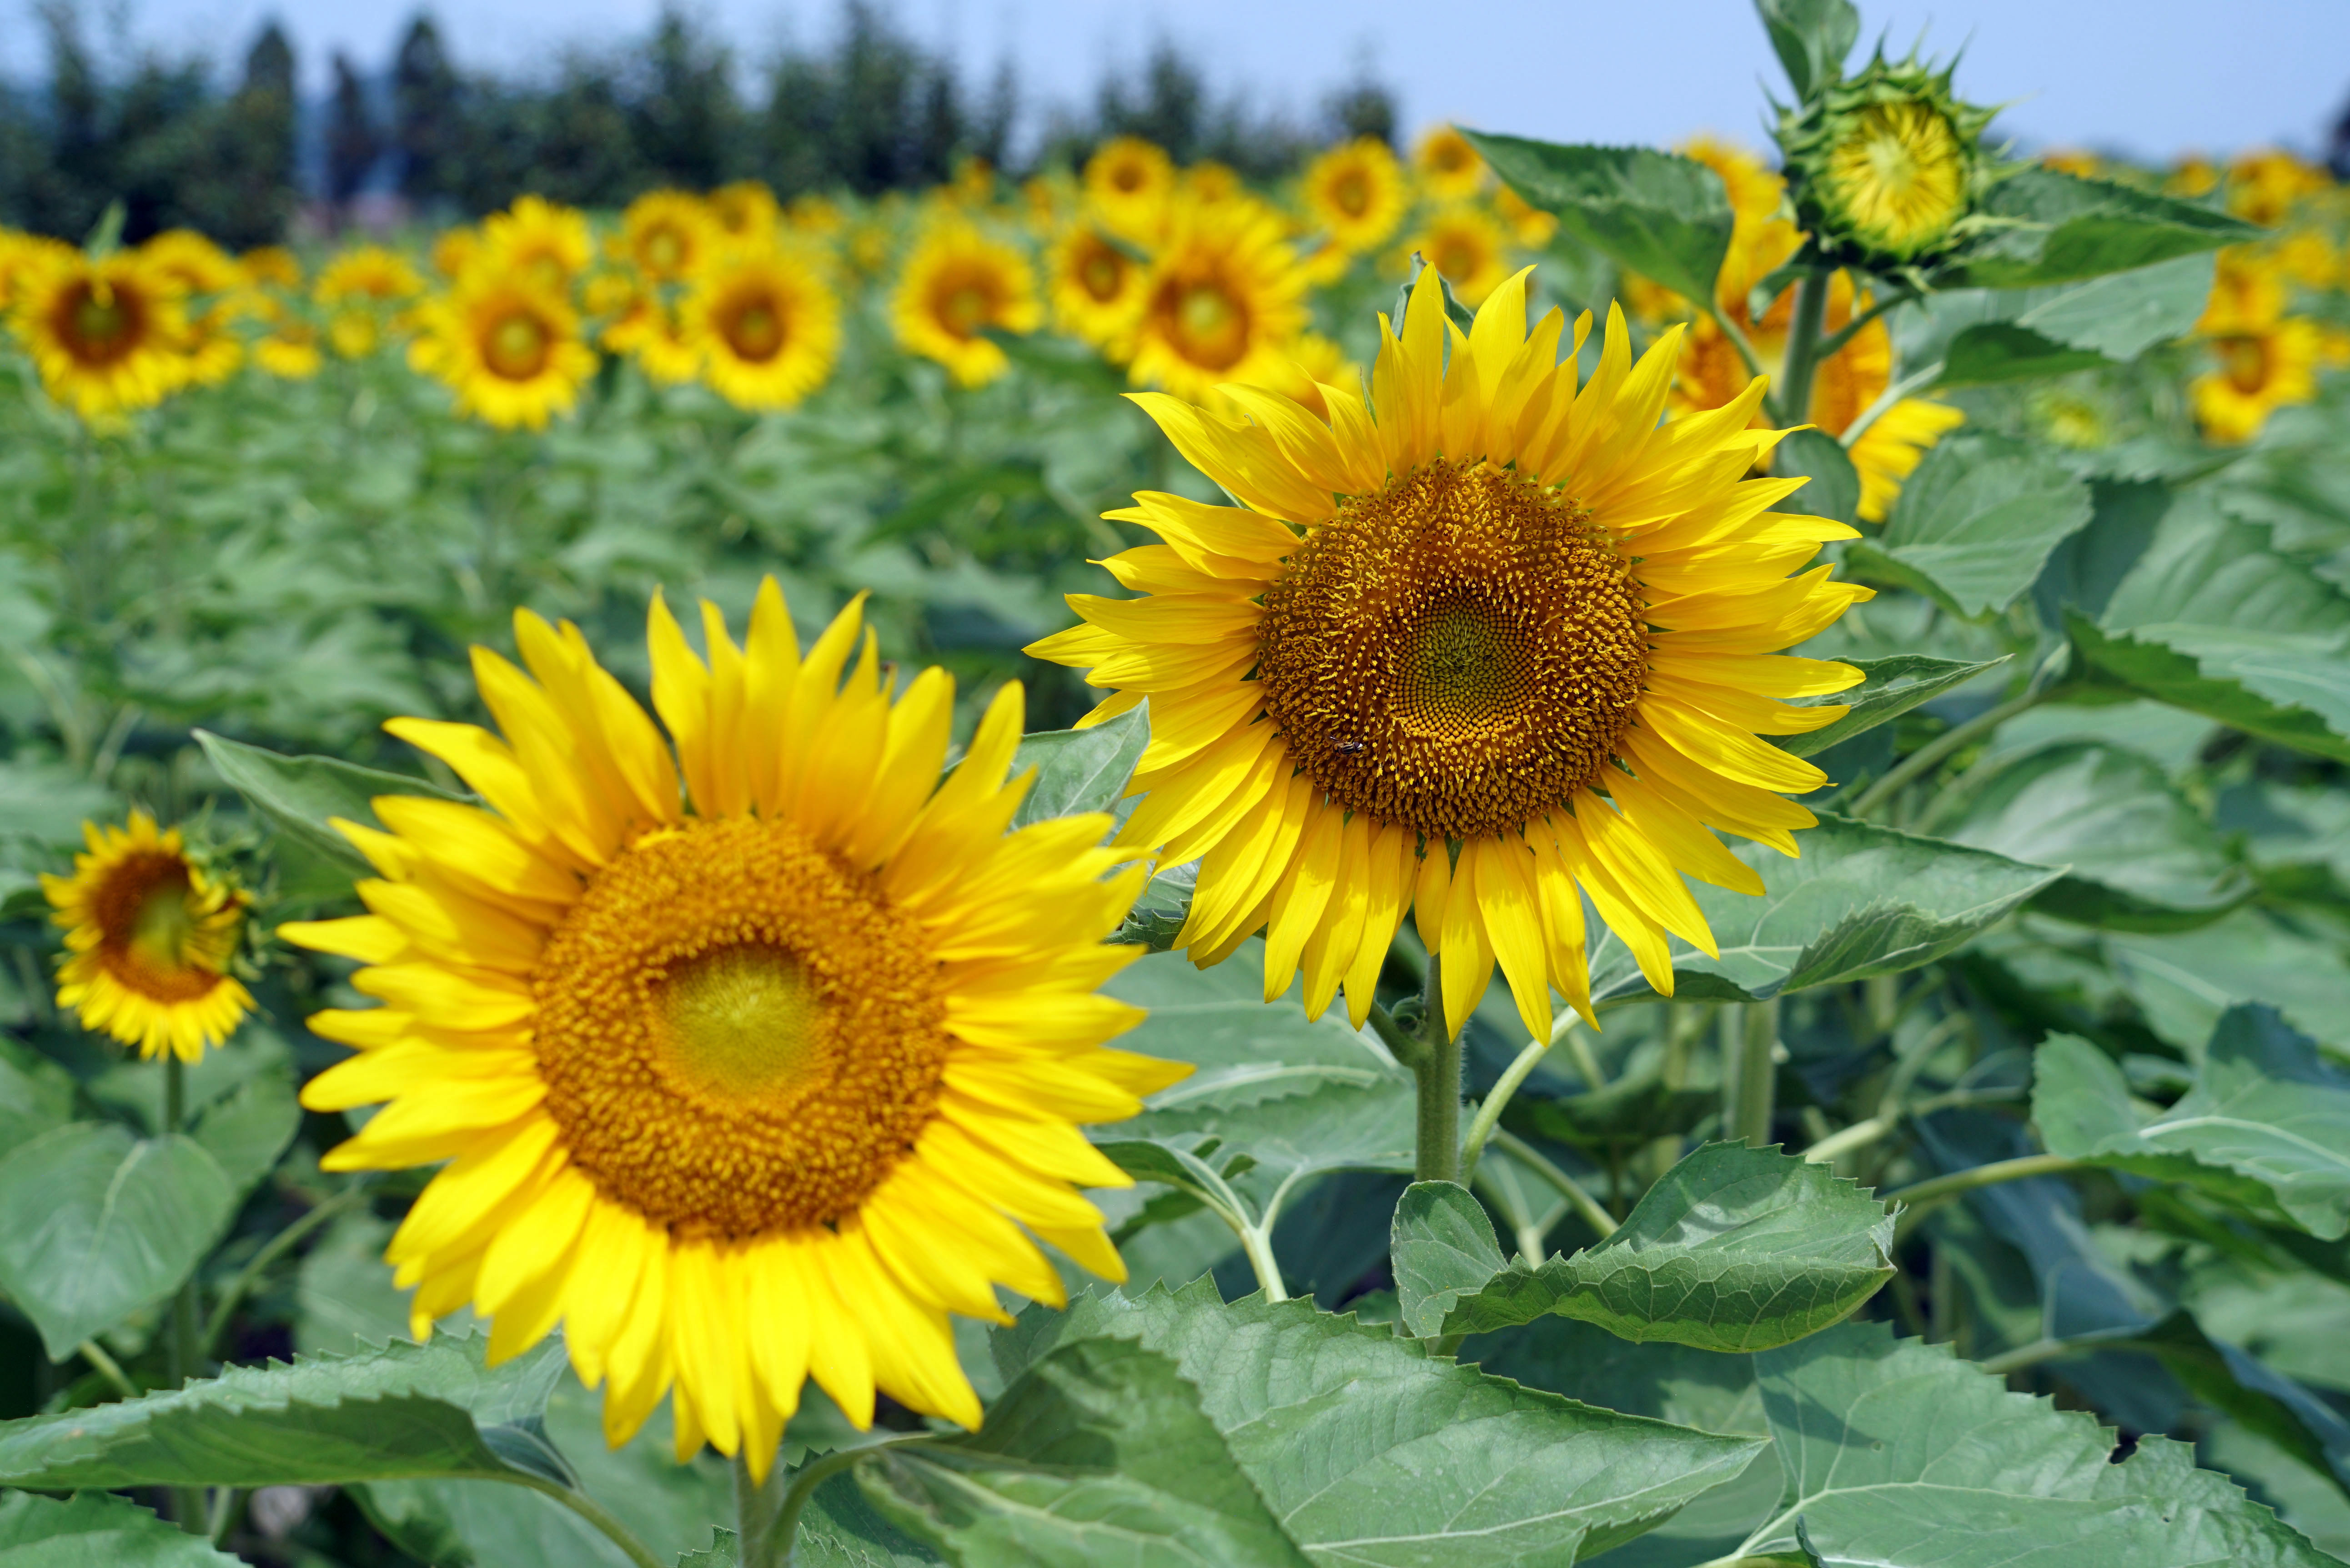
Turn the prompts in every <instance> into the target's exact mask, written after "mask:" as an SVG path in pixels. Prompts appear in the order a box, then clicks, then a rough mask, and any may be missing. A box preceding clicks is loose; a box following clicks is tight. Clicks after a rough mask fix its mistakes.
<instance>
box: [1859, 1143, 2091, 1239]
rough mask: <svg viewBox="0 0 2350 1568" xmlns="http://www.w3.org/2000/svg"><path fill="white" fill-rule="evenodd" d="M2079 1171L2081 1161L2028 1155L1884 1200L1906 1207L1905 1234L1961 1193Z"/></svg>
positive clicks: (1889, 1195) (1923, 1184) (1936, 1180)
mask: <svg viewBox="0 0 2350 1568" xmlns="http://www.w3.org/2000/svg"><path fill="white" fill-rule="evenodd" d="M2080 1168H2081V1162H2080V1161H2078V1160H2075V1159H2067V1158H2064V1156H2063V1155H2061V1154H2027V1155H2024V1156H2022V1157H2021V1158H2016V1159H2001V1160H1993V1161H1992V1162H1991V1164H1989V1165H1977V1166H1970V1167H1969V1168H1967V1169H1965V1170H1954V1171H1952V1172H1950V1174H1949V1175H1948V1176H1937V1177H1935V1178H1934V1179H1931V1180H1929V1181H1920V1182H1918V1183H1916V1184H1915V1185H1913V1186H1909V1187H1904V1188H1901V1189H1898V1190H1897V1191H1893V1192H1887V1193H1885V1194H1883V1195H1882V1196H1883V1198H1884V1199H1885V1201H1886V1202H1887V1203H1898V1204H1901V1205H1902V1206H1903V1209H1904V1210H1905V1211H1904V1212H1903V1214H1902V1216H1901V1228H1902V1229H1903V1230H1905V1231H1906V1230H1908V1228H1909V1225H1910V1224H1911V1223H1912V1222H1913V1221H1914V1220H1916V1219H1917V1217H1918V1215H1920V1214H1922V1213H1924V1212H1925V1211H1926V1210H1929V1209H1930V1208H1932V1207H1933V1206H1934V1205H1935V1204H1937V1203H1943V1202H1947V1201H1949V1200H1950V1199H1953V1198H1956V1197H1958V1196H1959V1195H1960V1194H1961V1193H1966V1192H1972V1191H1974V1190H1975V1189H1978V1188H1982V1187H1996V1186H1998V1185H1999V1184H2000V1183H2001V1182H2002V1181H2022V1180H2024V1179H2027V1178H2030V1177H2034V1176H2059V1175H2062V1174H2063V1173H2064V1172H2065V1171H2068V1170H2078V1169H2080Z"/></svg>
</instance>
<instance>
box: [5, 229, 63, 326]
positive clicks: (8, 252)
mask: <svg viewBox="0 0 2350 1568" xmlns="http://www.w3.org/2000/svg"><path fill="white" fill-rule="evenodd" d="M80 254H81V253H80V252H79V251H77V250H75V249H74V248H73V246H71V245H69V244H66V243H65V241H63V240H58V239H52V238H50V237H49V236H48V235H47V234H26V233H24V232H22V231H21V230H17V229H5V228H0V309H5V308H8V307H10V306H14V305H15V304H16V297H17V289H18V286H19V284H20V282H21V281H22V280H23V279H25V278H26V277H29V276H30V275H32V273H34V272H35V271H36V270H37V269H39V268H42V267H49V266H58V265H70V264H71V263H72V262H73V261H74V259H75V258H76V257H78V256H79V255H80Z"/></svg>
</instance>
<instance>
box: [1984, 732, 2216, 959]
mask: <svg viewBox="0 0 2350 1568" xmlns="http://www.w3.org/2000/svg"><path fill="white" fill-rule="evenodd" d="M1949 836H1950V840H1951V842H1952V843H1955V844H1970V845H1973V846H1976V847H1977V848H1981V849H1993V850H1997V851H1998V852H1999V853H2001V854H2002V855H2005V856H2009V857H2012V858H2014V859H2017V860H2024V861H2031V862H2034V863H2037V864H2039V865H2043V866H2063V867H2065V868H2066V869H2065V874H2064V877H2062V878H2061V879H2059V880H2058V881H2056V882H2054V883H2053V884H2051V885H2050V886H2049V887H2047V888H2043V889H2041V891H2040V892H2039V893H2038V894H2036V895H2035V896H2034V897H2033V900H2032V907H2033V909H2038V910H2040V911H2041V912H2043V913H2044V914H2051V915H2055V916H2058V917H2060V918H2061V919H2067V920H2073V921H2076V922H2078V923H2080V924H2082V925H2088V926H2103V927H2106V928H2108V929H2116V930H2134V931H2176V930H2189V929H2193V928H2195V927H2198V926H2206V925H2209V924H2210V923H2211V922H2212V921H2213V920H2216V919H2219V918H2220V916H2222V915H2225V914H2226V913H2227V912H2228V911H2229V910H2230V909H2234V908H2235V907H2236V906H2237V905H2239V904H2241V903H2242V902H2243V901H2244V900H2245V899H2246V898H2249V897H2251V892H2252V886H2251V878H2250V877H2247V876H2246V875H2245V874H2244V872H2243V870H2242V868H2241V867H2239V866H2238V865H2237V864H2236V862H2235V860H2234V858H2233V857H2231V856H2230V854H2229V853H2228V850H2227V846H2225V845H2224V844H2222V843H2221V842H2220V836H2219V834H2218V833H2217V832H2216V831H2215V830H2214V829H2213V828H2212V827H2211V826H2210V824H2209V823H2208V822H2206V821H2205V820H2204V819H2203V816H2202V815H2201V814H2200V813H2199V812H2198V811H2197V810H2196V809H2195V807H2194V805H2192V804H2191V803H2190V802H2189V800H2188V799H2187V797H2186V796H2185V795H2184V794H2181V793H2180V791H2179V790H2178V786H2176V785H2175V784H2172V783H2171V782H2170V780H2169V778H2168V776H2167V775H2166V774H2164V773H2163V771H2162V769H2161V768H2160V767H2159V766H2158V765H2157V764H2155V763H2152V762H2150V761H2148V760H2147V759H2146V758H2144V757H2142V756H2139V755H2138V754H2137V753H2134V752H2126V751H2122V750H2119V749H2117V748H2115V747H2110V746H2104V745H2097V744H2094V743H2067V742H2057V743H2055V744H2054V745H2047V746H2042V747H2038V748H2036V749H2034V750H2032V751H2029V752H2025V753H2021V754H2019V755H2016V756H2013V757H2011V758H2009V759H2007V760H2006V761H2005V762H2004V763H2002V764H2000V765H1999V766H1998V767H1997V769H1996V771H1994V772H1992V773H1991V776H1990V777H1989V778H1987V779H1985V780H1983V781H1981V783H1979V784H1976V785H1975V786H1974V788H1973V793H1972V794H1971V795H1970V798H1969V799H1968V800H1967V802H1966V813H1965V815H1964V816H1963V818H1962V819H1961V820H1960V823H1959V824H1958V826H1954V827H1952V828H1950V830H1949Z"/></svg>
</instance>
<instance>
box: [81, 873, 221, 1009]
mask: <svg viewBox="0 0 2350 1568" xmlns="http://www.w3.org/2000/svg"><path fill="white" fill-rule="evenodd" d="M195 900H196V894H195V890H194V888H193V886H192V883H191V881H190V878H189V876H188V866H187V862H186V861H184V860H182V859H181V858H180V857H178V856H177V855H174V854H172V853H170V852H169V851H167V850H160V849H158V850H148V851H144V852H141V853H139V854H135V855H132V856H130V857H127V858H125V859H124V860H123V861H122V862H121V863H120V865H118V866H116V867H114V869H113V871H112V873H111V874H109V876H108V877H107V878H106V880H105V881H104V882H103V883H102V884H100V885H99V888H98V891H97V895H96V897H95V898H94V899H93V900H92V908H91V913H92V915H93V916H94V917H95V919H96V922H97V925H98V929H99V962H100V963H102V964H103V965H104V966H105V968H106V971H107V972H108V973H109V974H111V975H112V976H113V977H114V978H115V979H116V980H118V981H120V982H121V983H122V984H124V985H125V986H128V987H129V988H130V989H131V990H132V991H135V992H139V993H140V995H142V996H146V997H150V998H152V999H153V1000H155V1001H157V1002H192V1001H194V1000H195V999H196V998H198V997H201V996H204V995H206V994H208V993H210V992H211V991H212V989H213V986H215V985H218V984H219V983H220V979H221V977H220V975H219V973H218V971H214V970H213V969H212V968H210V967H209V966H207V965H206V964H205V963H204V962H203V957H204V956H205V955H204V952H203V949H204V947H205V946H206V945H207V943H206V940H205V938H206V932H205V930H204V920H203V914H202V912H201V911H200V910H198V909H195V908H194V904H195Z"/></svg>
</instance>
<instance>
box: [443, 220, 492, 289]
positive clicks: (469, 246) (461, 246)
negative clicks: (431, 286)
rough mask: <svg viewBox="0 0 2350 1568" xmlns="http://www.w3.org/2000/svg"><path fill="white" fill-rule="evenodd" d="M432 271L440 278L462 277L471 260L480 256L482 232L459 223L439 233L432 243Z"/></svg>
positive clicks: (471, 262) (471, 263)
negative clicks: (440, 276) (438, 236)
mask: <svg viewBox="0 0 2350 1568" xmlns="http://www.w3.org/2000/svg"><path fill="white" fill-rule="evenodd" d="M480 254H482V231H481V230H479V229H475V228H469V227H467V226H466V225H464V224H463V223H460V224H458V225H457V226H456V227H454V228H451V229H443V230H442V231H441V236H440V238H438V239H436V240H434V241H433V242H432V270H433V271H434V272H437V273H439V274H440V275H442V277H446V278H456V277H460V276H463V274H464V272H465V269H466V268H467V267H470V266H472V265H473V259H474V258H475V257H476V256H479V255H480Z"/></svg>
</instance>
